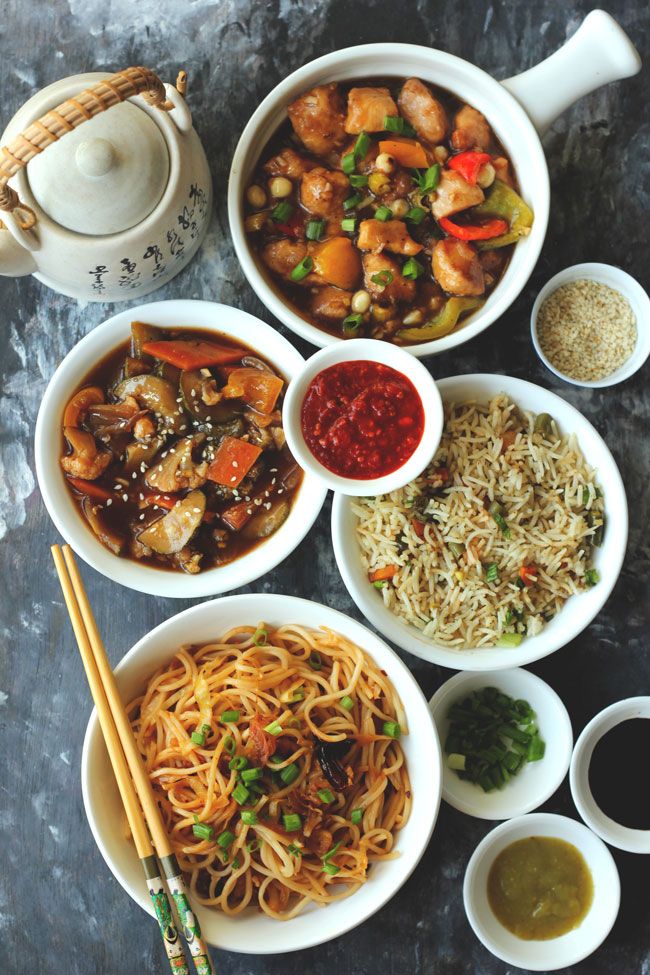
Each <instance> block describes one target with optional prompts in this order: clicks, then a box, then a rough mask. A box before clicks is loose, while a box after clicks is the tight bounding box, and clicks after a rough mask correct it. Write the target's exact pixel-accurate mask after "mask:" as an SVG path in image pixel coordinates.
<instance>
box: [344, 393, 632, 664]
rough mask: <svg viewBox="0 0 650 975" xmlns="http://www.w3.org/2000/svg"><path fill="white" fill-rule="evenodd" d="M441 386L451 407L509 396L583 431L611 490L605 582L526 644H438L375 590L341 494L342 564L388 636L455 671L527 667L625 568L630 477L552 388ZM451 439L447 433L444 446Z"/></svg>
mask: <svg viewBox="0 0 650 975" xmlns="http://www.w3.org/2000/svg"><path fill="white" fill-rule="evenodd" d="M437 385H438V389H439V391H440V395H441V396H442V398H443V401H444V403H445V405H446V404H447V403H450V402H453V403H466V402H470V401H474V402H476V403H480V404H485V403H487V402H489V401H490V400H492V399H493V398H494V397H496V396H498V395H499V394H500V393H505V394H506V396H508V397H509V399H510V400H511V401H513V402H514V403H515V404H516V405H517V406H518V407H519V408H520V410H522V411H525V412H529V413H532V414H535V415H539V414H542V413H547V414H550V415H551V416H552V417H553V418H554V420H555V422H556V424H557V428H558V429H559V432H560V434H561V435H562V436H564V435H569V434H574V435H575V437H576V439H577V442H578V446H579V448H580V450H581V452H582V455H583V457H584V461H585V462H586V464H587V465H588V466H589V467H590V468H592V469H593V471H594V474H593V481H594V483H595V484H596V485H597V486H598V488H599V489H600V490H601V491H602V493H603V500H604V511H605V519H606V522H605V531H604V535H603V541H602V545H601V546H600V547H597V548H594V551H593V562H592V564H593V568H594V569H595V570H596V572H597V574H598V581H597V583H596V584H595V585H592V586H591V587H590V588H586V589H585V590H584V591H581V592H579V593H576V594H575V595H572V596H570V597H569V598H568V599H566V601H565V602H564V603H563V605H562V606H561V608H560V609H559V611H557V612H556V614H555V615H554V616H553V618H552V619H550V620H548V621H546V622H545V623H544V625H543V627H542V628H541V629H539V632H536V633H535V634H534V635H526V636H525V637H524V638H523V639H522V640H521V642H520V643H519V644H518V645H511V646H498V645H473V646H468V647H464V648H456V647H453V646H450V645H445V643H443V642H436V640H435V638H434V637H432V636H428V635H426V632H425V631H423V629H421V628H418V627H416V626H415V625H413V624H412V623H410V622H407V621H406V620H405V619H404V618H402V617H401V616H398V615H396V614H395V613H394V612H393V611H392V609H390V608H388V606H387V605H385V602H384V598H383V593H382V592H380V591H378V590H377V589H376V588H373V585H372V583H371V582H370V581H369V579H368V571H367V566H366V565H364V564H363V561H362V555H361V548H360V544H359V541H358V537H357V525H358V520H357V515H356V514H355V512H354V504H355V503H356V501H355V499H352V498H346V497H343V496H342V495H339V494H337V495H335V496H334V502H333V506H332V543H333V546H334V554H335V556H336V561H337V564H338V567H339V571H340V573H341V576H342V578H343V581H344V583H345V585H346V587H347V589H348V592H349V593H350V595H351V596H352V598H353V599H354V601H355V603H356V604H357V606H358V607H359V609H360V610H361V612H362V613H364V615H365V616H366V617H367V619H368V620H370V622H371V623H372V624H373V625H374V626H375V627H376V628H377V629H378V630H379V632H380V633H382V634H383V635H384V636H385V637H386V638H387V639H389V640H391V641H392V642H393V643H395V644H397V646H399V647H402V649H404V650H408V651H409V652H410V653H413V654H416V656H419V657H422V658H423V659H424V660H428V661H430V662H431V663H436V664H439V665H440V666H443V667H450V668H452V669H454V670H500V669H503V668H508V667H521V666H523V665H525V664H528V663H531V662H532V661H534V660H539V659H540V658H541V657H545V656H547V655H548V654H550V653H553V652H554V651H555V650H558V649H559V648H560V647H563V646H565V645H566V644H567V643H569V642H570V641H571V640H573V639H574V638H575V637H576V636H578V634H579V633H581V632H582V631H583V630H584V629H585V628H586V627H587V626H588V625H589V624H590V623H591V621H592V620H593V619H594V617H595V616H596V615H597V614H598V613H599V612H600V610H601V609H602V608H603V606H604V605H605V602H606V601H607V599H608V597H609V595H610V593H611V591H612V589H613V588H614V585H615V583H616V580H617V579H618V576H619V573H620V571H621V567H622V564H623V558H624V556H625V549H626V546H627V532H628V513H627V501H626V496H625V488H624V486H623V481H622V479H621V475H620V473H619V471H618V468H617V466H616V462H615V460H614V458H613V457H612V455H611V453H610V451H609V449H608V447H607V445H606V444H605V442H604V440H603V439H602V437H601V436H600V435H599V434H598V433H597V431H596V430H595V429H594V428H593V426H592V425H591V424H590V423H589V421H588V420H587V419H586V418H585V417H584V416H583V415H582V414H581V413H579V412H578V410H576V409H575V408H574V407H573V406H571V405H570V404H569V403H567V402H566V401H565V400H563V399H561V398H560V397H559V396H556V395H555V394H554V393H551V392H550V391H549V390H547V389H543V388H542V387H540V386H535V385H533V384H532V383H529V382H526V381H524V380H522V379H515V378H513V377H511V376H502V375H487V374H476V375H467V376H453V377H451V378H448V379H442V380H438V382H437ZM444 437H445V434H444V433H443V444H444ZM533 514H535V513H534V512H533ZM531 524H532V523H531ZM533 527H534V526H533ZM460 567H461V564H460V563H459V568H460ZM398 578H399V577H398ZM427 578H428V577H427Z"/></svg>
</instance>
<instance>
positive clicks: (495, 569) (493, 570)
mask: <svg viewBox="0 0 650 975" xmlns="http://www.w3.org/2000/svg"><path fill="white" fill-rule="evenodd" d="M498 578H499V566H498V565H497V564H496V562H488V564H487V565H486V566H485V581H486V582H496V581H497V579H498Z"/></svg>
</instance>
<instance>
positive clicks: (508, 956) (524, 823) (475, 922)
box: [463, 813, 621, 971]
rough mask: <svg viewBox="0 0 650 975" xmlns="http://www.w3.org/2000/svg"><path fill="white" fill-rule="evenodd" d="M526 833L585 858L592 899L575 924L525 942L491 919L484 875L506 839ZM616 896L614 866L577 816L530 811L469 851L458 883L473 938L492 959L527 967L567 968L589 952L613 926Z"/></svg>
mask: <svg viewBox="0 0 650 975" xmlns="http://www.w3.org/2000/svg"><path fill="white" fill-rule="evenodd" d="M529 836H551V837H557V838H558V839H563V840H565V841H566V842H568V843H572V844H573V845H574V846H576V847H577V848H578V850H579V851H580V852H581V853H582V855H583V857H584V858H585V860H586V861H587V864H588V866H589V868H590V870H591V873H592V876H593V880H594V897H593V901H592V904H591V907H590V908H589V911H588V912H587V914H586V916H585V917H584V919H583V920H582V922H581V923H580V925H579V926H578V927H577V928H574V929H573V930H572V931H569V932H567V933H566V934H564V935H561V936H559V937H557V938H551V939H549V940H547V941H525V940H523V939H522V938H518V937H516V936H515V935H513V934H511V933H510V932H509V931H508V930H507V929H506V928H505V927H503V926H502V925H501V924H500V922H499V921H498V920H497V919H496V917H495V916H494V914H493V913H492V909H491V908H490V906H489V903H488V899H487V891H486V881H487V875H488V873H489V870H490V867H491V865H492V863H493V862H494V859H495V858H496V857H497V856H498V854H499V853H500V852H501V851H502V850H503V849H505V847H507V846H509V845H510V843H512V842H515V841H516V840H519V839H524V838H526V837H529ZM620 896H621V885H620V879H619V875H618V871H617V869H616V864H615V863H614V858H613V857H612V854H611V853H610V852H609V850H608V849H607V847H606V846H605V844H604V843H603V841H602V840H601V839H599V838H598V837H597V836H596V835H595V833H592V832H591V830H588V829H587V827H586V826H584V825H583V824H582V823H579V822H578V821H577V820H575V819H569V818H568V817H567V816H557V815H554V814H552V813H529V814H528V815H527V816H518V817H517V818H516V819H509V820H507V821H506V822H505V823H501V824H500V825H499V826H496V827H495V828H494V829H493V830H492V831H491V832H490V833H488V834H487V836H485V837H484V838H483V840H481V842H480V843H479V844H478V846H477V847H476V849H475V850H474V853H473V854H472V856H471V858H470V861H469V863H468V865H467V871H466V873H465V881H464V884H463V900H464V903H465V911H466V913H467V918H468V920H469V923H470V925H471V927H472V929H473V930H474V933H475V934H476V936H477V938H479V940H480V941H482V942H483V944H484V945H485V947H486V948H487V949H488V950H489V951H491V952H492V954H493V955H496V956H497V958H501V959H502V960H503V961H505V962H506V963H508V964H510V965H516V966H517V967H519V968H525V969H529V970H531V971H555V970H557V969H560V968H562V969H566V968H568V967H569V966H570V965H574V964H576V963H577V962H579V961H582V959H583V958H586V957H587V956H588V955H590V954H592V953H593V952H594V951H595V950H596V948H598V946H599V945H600V944H602V942H603V941H604V940H605V938H606V937H607V935H608V934H609V932H610V931H611V929H612V926H613V924H614V921H615V920H616V917H617V914H618V909H619V905H620Z"/></svg>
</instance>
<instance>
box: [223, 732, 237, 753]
mask: <svg viewBox="0 0 650 975" xmlns="http://www.w3.org/2000/svg"><path fill="white" fill-rule="evenodd" d="M236 747H237V746H236V745H235V739H234V738H233V736H232V735H226V737H225V738H224V740H223V749H224V751H225V752H227V753H228V755H234V754H235V749H236Z"/></svg>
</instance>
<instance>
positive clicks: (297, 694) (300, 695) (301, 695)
mask: <svg viewBox="0 0 650 975" xmlns="http://www.w3.org/2000/svg"><path fill="white" fill-rule="evenodd" d="M304 700H305V692H304V691H301V690H300V688H298V690H297V691H294V692H293V694H292V696H291V701H290V702H289V703H290V704H297V702H298V701H304Z"/></svg>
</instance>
